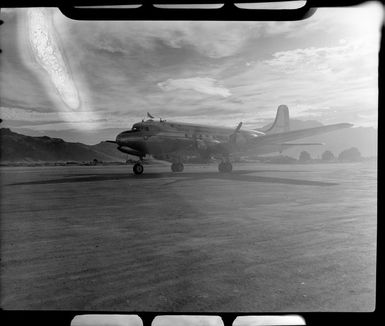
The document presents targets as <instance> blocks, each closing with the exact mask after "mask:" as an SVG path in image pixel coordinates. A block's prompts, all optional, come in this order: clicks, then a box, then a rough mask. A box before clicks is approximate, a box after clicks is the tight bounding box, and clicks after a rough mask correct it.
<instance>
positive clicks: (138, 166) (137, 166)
mask: <svg viewBox="0 0 385 326" xmlns="http://www.w3.org/2000/svg"><path fill="white" fill-rule="evenodd" d="M132 170H133V171H134V173H135V174H136V175H139V174H142V173H143V170H144V169H143V165H142V164H140V163H136V164H135V165H134V166H133V167H132Z"/></svg>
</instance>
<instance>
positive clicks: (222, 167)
mask: <svg viewBox="0 0 385 326" xmlns="http://www.w3.org/2000/svg"><path fill="white" fill-rule="evenodd" d="M232 170H233V165H232V164H231V163H230V162H229V161H222V162H221V163H219V164H218V171H219V172H221V173H230V172H231V171H232Z"/></svg>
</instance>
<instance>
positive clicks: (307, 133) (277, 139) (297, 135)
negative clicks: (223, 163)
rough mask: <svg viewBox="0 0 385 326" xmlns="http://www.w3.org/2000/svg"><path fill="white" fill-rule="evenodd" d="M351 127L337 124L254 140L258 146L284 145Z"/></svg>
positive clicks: (347, 124) (345, 124)
mask: <svg viewBox="0 0 385 326" xmlns="http://www.w3.org/2000/svg"><path fill="white" fill-rule="evenodd" d="M352 126H353V125H352V124H351V123H337V124H334V125H328V126H321V127H315V128H307V129H300V130H293V131H287V132H281V133H277V134H270V135H265V136H260V137H257V138H255V143H258V144H272V143H285V142H287V141H291V140H296V139H301V138H306V137H311V136H315V135H321V134H325V133H328V132H331V131H335V130H339V129H344V128H350V127H352Z"/></svg>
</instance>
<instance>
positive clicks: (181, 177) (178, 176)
mask: <svg viewBox="0 0 385 326" xmlns="http://www.w3.org/2000/svg"><path fill="white" fill-rule="evenodd" d="M258 172H272V173H275V172H298V171H276V170H266V171H262V170H239V171H233V172H232V173H219V172H217V171H213V172H206V171H205V172H183V173H174V172H166V173H161V172H157V173H151V172H150V173H146V174H143V175H140V176H136V175H134V174H131V173H127V174H126V173H108V174H95V173H83V174H75V175H74V174H71V175H64V176H63V177H62V178H60V179H51V180H39V181H30V182H19V183H12V184H9V186H17V185H42V184H57V183H76V182H95V181H111V180H124V179H131V180H133V179H145V180H146V179H161V178H169V179H172V180H171V181H170V182H166V183H164V184H163V185H162V186H166V185H170V184H175V183H177V182H182V181H192V180H204V179H211V180H230V181H241V182H260V183H278V184H288V185H299V186H335V185H338V183H333V182H322V181H312V180H303V179H289V178H279V177H270V176H256V175H251V173H258Z"/></svg>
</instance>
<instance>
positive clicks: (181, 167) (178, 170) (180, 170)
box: [177, 163, 184, 172]
mask: <svg viewBox="0 0 385 326" xmlns="http://www.w3.org/2000/svg"><path fill="white" fill-rule="evenodd" d="M177 167H178V169H177V172H183V170H184V165H183V163H178V164H177Z"/></svg>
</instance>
